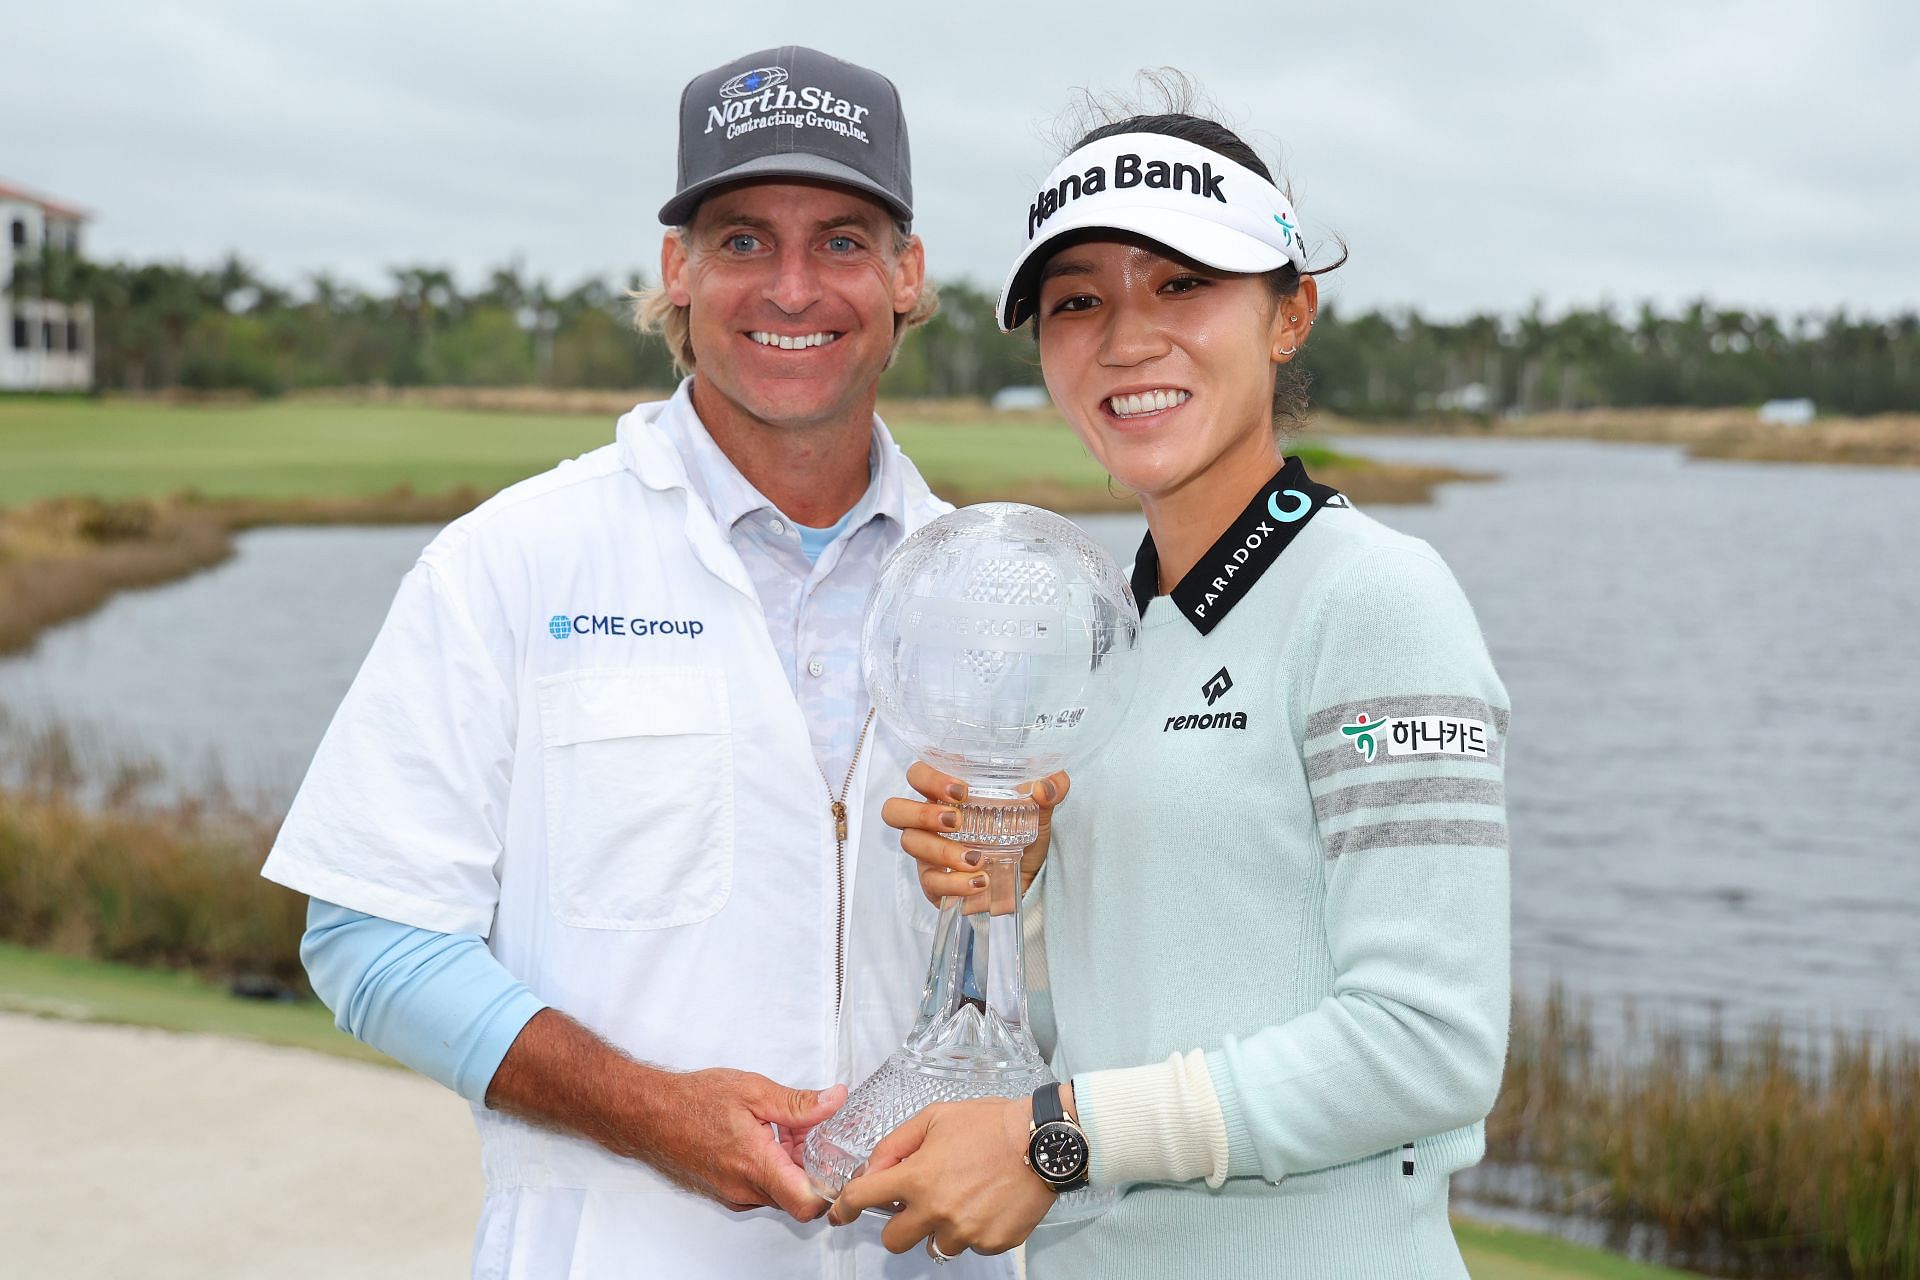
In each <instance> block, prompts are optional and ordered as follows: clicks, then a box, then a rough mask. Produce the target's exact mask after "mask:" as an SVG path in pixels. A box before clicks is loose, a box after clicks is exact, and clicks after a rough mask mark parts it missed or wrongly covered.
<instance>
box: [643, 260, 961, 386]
mask: <svg viewBox="0 0 1920 1280" xmlns="http://www.w3.org/2000/svg"><path fill="white" fill-rule="evenodd" d="M894 231H895V235H894V242H893V251H894V252H895V253H896V254H898V253H900V252H902V251H903V250H905V249H906V247H907V238H908V237H909V236H911V235H912V234H913V233H912V232H911V231H909V230H908V229H907V227H906V226H905V225H904V224H899V223H896V224H895V226H894ZM667 234H668V235H670V236H674V237H677V238H678V239H679V241H680V243H681V244H683V245H684V244H686V243H687V228H685V227H675V228H673V229H672V230H670V231H668V232H667ZM627 296H628V297H629V298H632V299H633V327H634V328H636V329H638V330H639V331H640V332H641V333H657V334H659V335H660V337H661V339H662V340H663V341H665V342H666V344H667V351H668V353H669V354H671V355H672V356H673V370H674V372H675V373H677V374H679V375H680V376H681V377H685V376H686V375H687V374H690V373H692V372H693V365H694V358H693V336H692V335H693V325H692V323H691V321H690V320H689V318H688V308H686V307H682V306H679V305H677V304H676V303H675V302H674V300H673V299H672V298H671V297H669V296H668V294H667V287H666V285H665V284H664V283H662V284H656V285H649V286H648V287H647V288H644V289H635V290H632V291H631V292H629V293H628V294H627ZM939 310H940V290H939V289H938V288H937V287H936V286H935V285H934V283H933V281H932V280H931V279H922V280H921V282H920V296H919V297H918V298H915V299H914V301H913V309H912V310H910V311H908V312H907V313H906V314H905V315H900V314H898V313H896V314H895V315H894V317H893V348H892V349H891V350H889V351H888V352H887V367H889V368H891V367H892V365H893V360H894V357H895V356H897V355H899V354H900V344H901V343H902V342H905V341H906V339H907V334H909V333H911V332H912V331H913V330H915V329H918V328H919V327H920V326H921V325H923V324H925V323H926V322H927V321H929V320H931V319H933V317H934V314H935V313H936V312H938V311H939Z"/></svg>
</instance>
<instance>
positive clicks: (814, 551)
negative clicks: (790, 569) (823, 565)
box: [793, 503, 860, 564]
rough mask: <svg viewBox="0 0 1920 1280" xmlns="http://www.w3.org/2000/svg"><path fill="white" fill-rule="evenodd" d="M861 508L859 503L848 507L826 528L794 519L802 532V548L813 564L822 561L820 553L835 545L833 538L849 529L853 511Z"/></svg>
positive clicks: (796, 527)
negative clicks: (845, 511) (848, 524)
mask: <svg viewBox="0 0 1920 1280" xmlns="http://www.w3.org/2000/svg"><path fill="white" fill-rule="evenodd" d="M859 509H860V507H859V504H858V503H856V504H854V506H852V507H850V508H848V510H847V514H845V515H843V516H841V517H840V518H839V519H838V520H836V521H834V522H833V523H832V524H830V525H828V526H827V527H826V528H824V529H816V528H814V527H813V526H812V525H810V524H801V523H800V522H799V521H797V520H796V521H794V524H793V527H794V528H795V529H797V530H798V531H799V533H800V550H801V552H802V553H803V554H805V556H806V557H807V559H808V560H809V561H810V562H812V563H813V564H819V563H820V553H821V552H822V551H825V550H826V549H827V548H828V547H829V546H831V545H833V540H834V539H835V538H837V537H839V536H840V535H841V534H843V533H845V532H846V531H847V522H848V521H850V520H852V519H853V513H854V512H855V511H858V510H859Z"/></svg>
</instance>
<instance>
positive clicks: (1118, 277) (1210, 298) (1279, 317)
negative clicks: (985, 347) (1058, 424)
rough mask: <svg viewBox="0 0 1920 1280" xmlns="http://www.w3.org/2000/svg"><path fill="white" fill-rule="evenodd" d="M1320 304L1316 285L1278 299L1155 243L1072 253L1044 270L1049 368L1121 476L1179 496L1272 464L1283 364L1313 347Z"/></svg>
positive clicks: (1060, 398) (1043, 350)
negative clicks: (1242, 467) (1276, 388)
mask: <svg viewBox="0 0 1920 1280" xmlns="http://www.w3.org/2000/svg"><path fill="white" fill-rule="evenodd" d="M1311 284H1312V281H1311V280H1310V279H1309V280H1308V281H1307V282H1306V285H1307V286H1309V287H1310V286H1311ZM1313 303H1314V299H1313V297H1312V296H1311V294H1310V292H1309V291H1308V288H1303V289H1302V291H1301V293H1299V294H1296V295H1295V296H1294V297H1293V298H1290V299H1284V300H1282V299H1277V298H1276V297H1275V296H1274V294H1273V292H1272V290H1271V289H1269V288H1268V286H1267V283H1266V281H1265V280H1263V279H1262V278H1261V277H1259V276H1255V275H1232V274H1228V273H1225V272H1219V271H1213V270H1210V269H1207V268H1202V267H1196V266H1191V265H1188V264H1187V263H1185V262H1182V261H1180V260H1178V259H1175V258H1169V257H1166V256H1165V255H1163V254H1162V253H1159V252H1156V251H1155V249H1154V248H1153V247H1152V246H1150V245H1149V244H1147V243H1144V242H1134V241H1119V240H1093V241H1087V242H1085V243H1082V244H1076V245H1070V246H1068V247H1067V248H1065V249H1062V250H1060V251H1059V252H1058V253H1056V254H1054V256H1053V257H1052V258H1051V259H1050V260H1049V261H1048V263H1047V265H1046V267H1045V268H1044V269H1043V270H1042V273H1041V285H1040V301H1039V311H1038V315H1039V325H1040V364H1041V369H1042V371H1043V372H1044V374H1045V375H1046V381H1047V390H1048V391H1049V392H1051V393H1052V395H1053V401H1054V403H1055V404H1056V405H1058V406H1059V408H1060V411H1061V412H1062V413H1063V414H1065V415H1066V418H1067V421H1068V422H1070V423H1072V424H1073V427H1074V430H1075V431H1077V432H1078V433H1079V435H1080V438H1081V439H1082V440H1084V441H1085V442H1086V444H1087V447H1088V449H1090V450H1091V451H1092V452H1093V456H1094V457H1095V458H1097V459H1099V461H1100V463H1101V465H1102V466H1104V467H1105V468H1106V469H1107V472H1108V474H1110V475H1112V476H1113V478H1114V479H1115V480H1117V481H1119V482H1120V483H1121V484H1123V485H1125V486H1127V487H1128V488H1129V489H1132V490H1133V491H1134V492H1135V493H1138V494H1141V495H1142V496H1145V497H1154V496H1159V495H1166V494H1170V493H1173V492H1175V491H1177V490H1179V489H1181V488H1182V487H1184V486H1185V485H1187V484H1188V483H1190V482H1191V481H1193V480H1194V479H1196V478H1198V477H1201V476H1203V475H1207V474H1209V473H1211V472H1213V471H1214V470H1215V469H1216V468H1218V467H1221V466H1233V465H1235V464H1237V463H1239V462H1241V461H1243V460H1244V461H1245V462H1246V464H1247V465H1249V466H1254V467H1260V466H1268V465H1270V464H1271V463H1272V461H1273V460H1274V457H1275V454H1276V450H1275V447H1274V441H1273V374H1274V362H1275V360H1276V359H1284V358H1286V357H1285V356H1282V355H1280V354H1279V353H1280V351H1281V349H1282V348H1286V347H1297V346H1298V345H1299V340H1301V339H1304V337H1305V322H1306V321H1307V320H1308V319H1309V318H1310V316H1311V312H1312V307H1313ZM1296 304H1297V305H1296ZM1289 316H1296V317H1297V320H1295V321H1294V322H1291V323H1290V322H1289V320H1288V317H1289ZM1262 478H1264V476H1263V477H1262Z"/></svg>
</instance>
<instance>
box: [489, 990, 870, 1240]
mask: <svg viewBox="0 0 1920 1280" xmlns="http://www.w3.org/2000/svg"><path fill="white" fill-rule="evenodd" d="M846 1097H847V1091H846V1088H845V1086H843V1085H835V1086H833V1087H832V1088H831V1089H826V1090H823V1091H819V1092H815V1091H813V1090H810V1089H793V1088H788V1087H787V1086H785V1085H782V1084H776V1083H775V1082H774V1081H772V1080H769V1079H767V1078H766V1077H765V1076H762V1075H755V1074H754V1073H752V1072H750V1071H732V1070H727V1069H725V1068H714V1069H712V1070H708V1071H689V1072H672V1071H662V1070H660V1069H659V1068H657V1067H650V1066H647V1065H646V1064H644V1063H640V1062H635V1061H634V1060H633V1059H631V1058H629V1057H627V1056H626V1055H625V1054H623V1053H621V1052H620V1051H619V1050H618V1049H615V1048H614V1047H613V1046H612V1045H610V1044H608V1043H606V1042H605V1041H604V1040H602V1039H600V1038H599V1037H598V1036H596V1035H594V1034H593V1033H592V1032H591V1031H589V1030H587V1029H586V1028H585V1027H583V1026H581V1025H580V1024H579V1023H577V1022H575V1021H574V1020H573V1019H572V1018H569V1017H567V1016H566V1015H565V1014H563V1013H561V1012H559V1011H558V1010H556V1009H543V1010H541V1011H540V1012H539V1013H537V1014H535V1015H534V1016H533V1018H532V1020H531V1021H529V1022H528V1023H527V1025H526V1028H525V1029H524V1030H523V1031H521V1033H520V1036H519V1038H518V1039H516V1040H515V1041H514V1042H513V1047H512V1048H511V1049H509V1050H508V1051H507V1056H506V1058H505V1059H503V1060H502V1061H501V1063H500V1069H499V1070H498V1071H497V1072H495V1073H494V1077H493V1081H492V1083H491V1084H489V1085H488V1086H487V1105H488V1106H489V1107H491V1108H493V1109H494V1110H496V1111H505V1112H508V1113H509V1114H512V1115H516V1116H519V1117H521V1118H522V1119H524V1120H529V1121H532V1122H533V1123H535V1124H539V1125H542V1126H544V1127H546V1128H550V1129H559V1130H561V1131H563V1132H566V1133H573V1134H578V1135H580V1136H581V1137H585V1138H591V1139H592V1140H593V1141H595V1142H597V1143H599V1144H600V1145H601V1146H603V1147H605V1148H606V1149H607V1150H609V1151H611V1152H613V1153H614V1154H615V1155H620V1156H626V1157H628V1158H630V1159H634V1160H639V1161H642V1162H644V1163H646V1164H648V1165H651V1166H652V1167H653V1168H654V1169H656V1170H658V1171H659V1172H660V1174H661V1175H662V1176H664V1177H666V1178H668V1179H669V1180H671V1181H673V1182H674V1183H676V1184H678V1185H679V1186H682V1187H685V1188H686V1189H687V1190H689V1191H692V1192H695V1193H696V1194H698V1195H703V1196H706V1197H707V1198H708V1199H710V1200H716V1201H718V1202H719V1203H721V1204H723V1205H726V1206H727V1207H728V1208H729V1209H734V1210H736V1211H745V1210H747V1209H757V1208H760V1207H762V1206H769V1205H770V1206H773V1207H775V1208H779V1209H783V1210H785V1211H786V1212H787V1213H789V1214H791V1215H792V1216H793V1217H794V1219H795V1220H796V1221H799V1222H811V1221H812V1220H813V1219H815V1218H817V1217H819V1216H820V1215H821V1214H822V1213H824V1212H826V1209H827V1202H826V1201H824V1200H822V1199H820V1198H819V1197H818V1196H816V1195H814V1193H813V1189H812V1188H811V1187H809V1186H808V1185H807V1178H806V1173H805V1172H804V1171H803V1170H802V1169H801V1167H800V1146H801V1143H803V1142H804V1141H805V1140H806V1136H807V1131H808V1130H810V1129H811V1128H813V1126H814V1125H817V1124H819V1123H821V1122H822V1121H823V1120H825V1119H826V1118H827V1117H828V1116H830V1115H832V1114H833V1113H834V1112H835V1111H836V1110H838V1109H839V1107H840V1104H841V1103H842V1102H845V1101H846Z"/></svg>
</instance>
